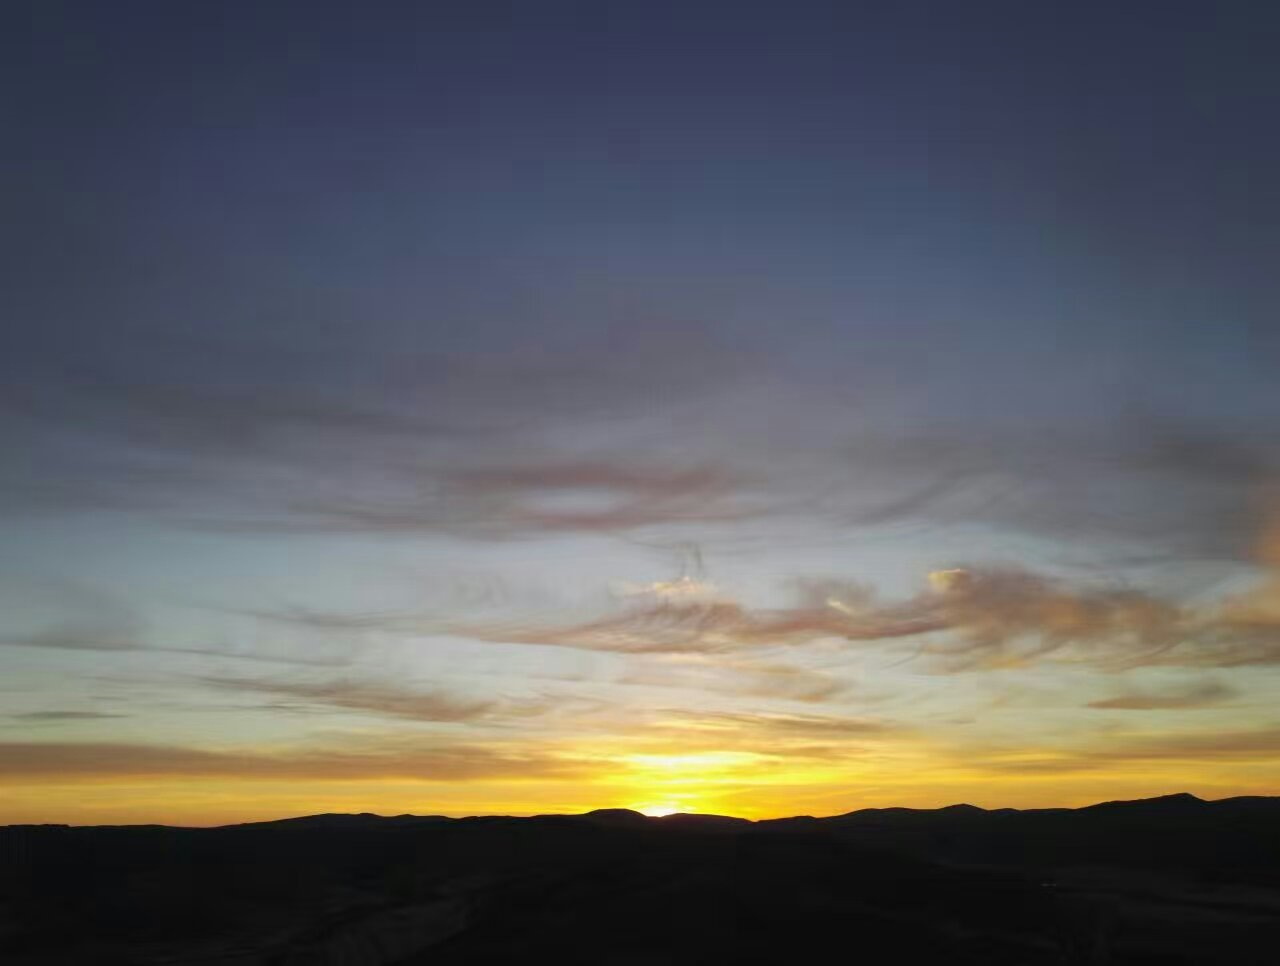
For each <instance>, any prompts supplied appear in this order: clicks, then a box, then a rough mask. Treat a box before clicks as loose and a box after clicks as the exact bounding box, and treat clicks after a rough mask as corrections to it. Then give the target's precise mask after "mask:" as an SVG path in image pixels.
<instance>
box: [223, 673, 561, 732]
mask: <svg viewBox="0 0 1280 966" xmlns="http://www.w3.org/2000/svg"><path fill="white" fill-rule="evenodd" d="M200 681H201V682H202V683H204V684H207V685H211V686H213V687H217V688H225V689H228V690H233V691H250V692H254V693H259V694H269V695H273V696H275V697H279V698H285V699H292V700H296V701H300V702H303V703H304V704H311V705H322V706H325V707H329V708H342V709H344V710H347V711H356V712H361V713H365V714H372V715H378V716H382V717H389V718H403V719H406V720H410V721H436V722H474V721H481V720H492V719H501V718H511V717H529V716H530V715H534V714H538V713H540V712H542V711H545V710H547V708H548V707H549V705H550V701H549V700H548V699H544V700H540V701H525V702H517V701H509V700H498V699H480V698H468V697H462V696H460V695H457V694H452V693H450V692H448V691H444V690H441V689H430V690H425V691H419V690H415V689H413V688H411V687H405V686H403V685H391V684H379V683H374V682H369V681H352V680H347V679H338V680H330V681H324V682H305V681H292V680H291V681H271V680H262V679H254V678H241V677H220V676H204V677H201V678H200Z"/></svg>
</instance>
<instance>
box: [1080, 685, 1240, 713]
mask: <svg viewBox="0 0 1280 966" xmlns="http://www.w3.org/2000/svg"><path fill="white" fill-rule="evenodd" d="M1238 693H1239V692H1238V691H1236V689H1235V688H1230V687H1227V686H1226V685H1225V684H1221V683H1219V682H1216V681H1205V682H1203V683H1200V684H1196V685H1193V686H1192V687H1189V688H1181V689H1179V690H1172V691H1162V692H1158V693H1155V692H1145V691H1131V692H1127V693H1124V694H1117V695H1115V696H1114V697H1110V698H1103V699H1101V700H1098V701H1090V702H1089V707H1090V708H1104V709H1115V710H1125V711H1162V710H1182V709H1187V708H1207V707H1212V706H1214V705H1218V704H1222V703H1223V702H1224V701H1229V700H1230V699H1231V698H1233V697H1235V696H1236V695H1237V694H1238Z"/></svg>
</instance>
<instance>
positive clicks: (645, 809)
mask: <svg viewBox="0 0 1280 966" xmlns="http://www.w3.org/2000/svg"><path fill="white" fill-rule="evenodd" d="M635 810H636V811H637V812H639V813H640V814H641V815H648V816H649V817H650V818H663V817H665V816H667V815H674V814H675V813H676V812H678V811H680V809H679V808H678V807H677V806H675V805H672V804H671V803H670V802H664V803H663V804H661V805H637V806H636V809H635Z"/></svg>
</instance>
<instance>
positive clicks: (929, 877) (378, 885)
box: [0, 795, 1280, 966]
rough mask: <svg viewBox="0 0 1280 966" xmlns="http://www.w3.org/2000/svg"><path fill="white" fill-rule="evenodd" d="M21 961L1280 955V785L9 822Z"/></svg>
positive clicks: (1062, 959) (5, 894) (243, 965)
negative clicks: (705, 807) (769, 807)
mask: <svg viewBox="0 0 1280 966" xmlns="http://www.w3.org/2000/svg"><path fill="white" fill-rule="evenodd" d="M0 962H2V963H4V964H6V966H22V964H35V963H42V964H43V963H58V964H62V963H65V964H77V966H79V964H93V966H98V964H101V966H108V964H126V963H127V964H133V963H137V964H159V963H169V964H178V963H183V964H210V966H212V964H219V966H251V964H252V966H257V964H311V963H316V964H334V966H337V964H343V966H348V964H350V966H375V964H413V963H422V964H441V966H444V964H462V963H468V964H472V963H476V964H478V963H526V962H527V963H540V962H548V963H555V964H566V963H592V964H596V963H599V964H620V966H621V964H642V963H654V964H659V963H679V964H694V963H811V962H812V963H837V962H849V963H913V962H921V963H940V964H950V963H968V964H984V966H987V964H990V966H998V964H1014V963H1018V964H1040V963H1045V964H1048V963H1055V964H1057V963H1109V964H1148V963H1150V964H1154V963H1214V964H1219V963H1222V964H1230V963H1257V964H1268V966H1271V964H1275V963H1280V798H1236V799H1226V800H1223V801H1217V802H1204V801H1201V800H1199V799H1196V798H1193V797H1191V796H1184V795H1175V796H1169V797H1167V798H1158V799H1150V800H1147V801H1141V802H1116V803H1108V804H1104V805H1095V806H1092V807H1090V808H1083V809H1075V810H1068V809H1045V810H1036V811H1021V812H1020V811H1015V810H1012V809H1001V810H997V811H984V810H982V809H978V808H974V807H972V806H968V805H957V806H952V807H951V808H944V809H938V810H933V811H915V810H910V809H865V810H862V811H858V812H852V813H850V814H848V815H842V816H836V817H833V818H823V819H813V818H795V819H781V820H778V821H767V822H755V823H752V822H746V821H743V820H741V819H729V818H719V817H715V816H693V815H688V816H679V815H676V816H669V817H667V818H664V819H648V818H644V817H643V816H640V815H637V814H636V813H634V812H626V811H602V812H592V813H590V814H587V815H579V816H543V817H537V818H469V819H447V818H440V817H417V816H407V815H406V816H398V817H395V818H380V817H378V816H375V815H318V816H313V817H309V818H299V819H289V820H285V821H280V822H265V823H258V824H253V825H239V826H228V827H224V828H216V829H185V828H167V827H164V826H128V827H96V828H75V827H66V826H50V825H44V826H11V827H7V828H0Z"/></svg>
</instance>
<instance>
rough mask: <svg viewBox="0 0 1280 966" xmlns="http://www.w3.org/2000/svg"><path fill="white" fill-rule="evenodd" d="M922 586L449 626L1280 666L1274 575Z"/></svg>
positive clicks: (1022, 657) (679, 597)
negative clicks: (767, 604)
mask: <svg viewBox="0 0 1280 966" xmlns="http://www.w3.org/2000/svg"><path fill="white" fill-rule="evenodd" d="M928 583H929V586H928V587H927V588H926V589H925V590H923V591H921V592H920V593H918V594H916V595H915V596H913V597H909V598H907V599H905V600H901V601H897V602H892V601H891V602H880V601H878V600H877V599H876V598H875V595H874V594H873V593H872V592H871V591H870V590H869V589H867V588H866V587H865V586H863V585H861V584H857V583H847V582H840V581H833V580H822V581H804V582H800V583H799V584H798V585H797V588H798V592H797V594H796V599H795V603H794V605H793V606H791V607H784V608H774V609H749V608H747V607H745V606H744V605H742V604H741V603H739V602H737V601H734V600H732V599H728V598H726V597H723V596H717V595H715V594H711V593H705V592H701V593H697V594H694V593H688V594H686V593H667V592H658V591H657V590H650V591H649V592H646V593H641V594H631V595H629V596H628V597H627V598H626V599H624V601H623V602H622V605H621V607H620V608H619V609H618V610H617V612H616V613H612V614H607V615H605V616H603V617H599V618H595V619H592V620H588V621H584V622H581V623H576V624H569V625H564V626H537V625H531V624H516V623H508V624H490V625H485V626H472V625H465V624H451V625H448V628H447V629H448V630H449V631H450V632H451V633H455V634H460V635H464V636H470V637H473V638H476V639H479V640H490V641H500V642H506V643H525V644H543V645H555V646H560V647H569V648H580V649H586V650H597V651H614V652H620V653H627V654H698V653H700V654H725V653H732V652H740V651H745V650H752V649H757V648H762V647H769V646H779V645H791V646H796V645H804V644H808V643H812V642H814V641H818V640H841V639H842V640H845V641H849V642H865V643H892V642H894V641H903V642H908V641H909V642H912V643H913V646H914V648H915V655H916V656H917V657H919V658H921V659H923V660H925V661H926V662H928V663H929V664H930V665H931V666H933V667H935V668H937V669H939V670H944V671H961V670H971V669H980V668H996V667H1013V666H1018V665H1021V664H1026V663H1028V662H1032V661H1035V660H1037V659H1040V658H1045V657H1048V656H1051V655H1056V656H1057V657H1059V658H1061V659H1064V660H1073V661H1078V662H1083V663H1088V664H1091V665H1094V666H1099V667H1104V668H1113V669H1118V668H1122V667H1136V666H1140V665H1144V664H1170V665H1183V666H1204V667H1232V666H1239V665H1246V664H1273V663H1280V580H1268V581H1266V582H1264V583H1263V584H1262V585H1261V586H1260V587H1259V588H1257V589H1256V590H1255V591H1253V592H1251V593H1249V594H1244V595H1238V596H1236V597H1233V598H1229V599H1227V600H1226V601H1223V602H1220V603H1218V604H1216V605H1200V606H1188V605H1184V604H1181V603H1178V602H1176V601H1173V600H1168V599H1164V598H1161V597H1158V596H1156V595H1153V594H1151V593H1148V592H1145V591H1142V590H1138V589H1135V588H1132V587H1126V586H1115V585H1107V584H1095V585H1073V584H1071V583H1069V582H1066V581H1063V580H1061V579H1057V578H1053V577H1048V576H1045V575H1041V574H1037V573H1034V572H1031V571H1028V570H1023V569H1018V568H1012V567H1003V568H993V567H979V566H962V567H953V568H949V569H945V570H938V571H934V572H933V573H932V574H930V575H929V581H928ZM655 586H657V585H655ZM662 586H663V587H665V586H666V585H662ZM698 586H699V588H703V587H705V586H707V585H702V584H699V585H698Z"/></svg>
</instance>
